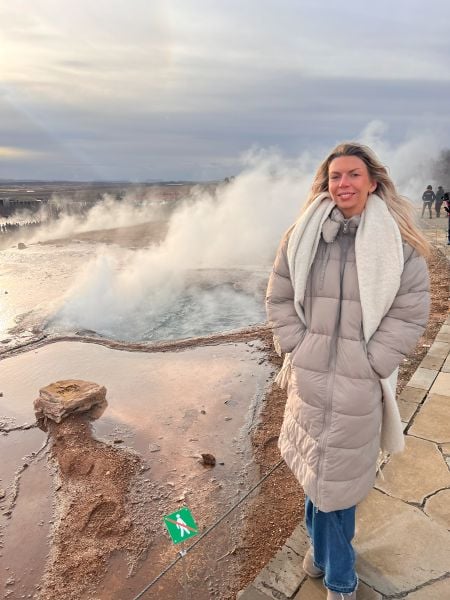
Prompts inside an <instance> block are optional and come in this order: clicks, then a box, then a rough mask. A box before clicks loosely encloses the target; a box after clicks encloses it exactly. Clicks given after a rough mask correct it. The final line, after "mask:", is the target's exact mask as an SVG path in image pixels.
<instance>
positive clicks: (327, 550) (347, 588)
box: [305, 496, 358, 594]
mask: <svg viewBox="0 0 450 600" xmlns="http://www.w3.org/2000/svg"><path fill="white" fill-rule="evenodd" d="M355 512H356V507H355V506H352V507H351V508H346V509H345V510H335V511H332V512H328V513H326V512H322V511H320V510H317V509H316V507H315V506H314V504H313V503H312V502H311V500H310V499H309V498H308V497H307V496H306V497H305V523H306V528H307V530H308V534H309V537H310V540H311V545H312V547H313V549H314V564H315V566H316V567H318V568H319V569H320V570H321V571H323V572H324V574H325V576H324V580H323V582H324V585H325V587H326V588H328V589H329V590H332V591H333V592H340V593H341V594H351V592H353V591H354V590H355V589H356V586H357V585H358V578H357V576H356V571H355V551H354V550H353V547H352V544H351V541H352V539H353V536H354V535H355Z"/></svg>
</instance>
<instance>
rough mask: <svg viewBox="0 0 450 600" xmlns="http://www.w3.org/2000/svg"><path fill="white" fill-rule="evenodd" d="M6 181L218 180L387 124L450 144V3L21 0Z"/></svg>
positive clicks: (4, 9) (2, 168)
mask: <svg viewBox="0 0 450 600" xmlns="http://www.w3.org/2000/svg"><path fill="white" fill-rule="evenodd" d="M0 21H1V23H2V25H1V27H0V48H1V51H0V52H1V53H0V134H1V135H0V178H3V179H5V178H11V179H56V180H61V179H65V180H81V181H88V180H130V181H148V180H154V179H156V180H203V181H205V180H214V179H221V178H224V177H226V176H230V175H234V174H236V173H238V172H240V170H241V168H242V165H243V163H244V162H245V160H246V158H245V157H248V155H249V153H252V152H253V153H254V152H255V151H256V152H261V151H271V152H273V151H276V152H278V153H280V154H281V155H282V156H285V157H286V158H287V159H291V158H295V157H299V156H301V155H304V154H305V153H306V154H312V155H314V156H315V155H317V156H323V155H325V154H326V153H327V152H328V151H329V150H330V149H331V148H332V147H333V146H334V145H335V144H336V143H338V142H340V141H342V140H350V139H359V138H360V137H361V135H362V132H364V131H365V132H367V128H368V127H369V128H370V127H371V126H372V125H371V124H372V123H378V124H379V127H381V128H382V129H383V136H384V141H385V143H386V144H391V145H392V144H394V145H395V144H404V143H406V142H407V140H414V139H420V138H421V136H427V139H430V138H432V139H433V145H434V147H435V148H437V149H439V148H446V147H450V110H449V107H450V4H449V3H448V0H428V1H427V2H425V1H424V0H420V1H419V0H396V1H395V2H393V1H392V0H377V2H371V3H365V2H361V0H359V1H358V2H357V1H356V0H346V2H343V1H342V0H339V1H338V0H175V1H174V0H159V1H157V0H132V1H131V2H125V1H124V0H122V1H119V0H96V1H95V2H93V1H92V0H89V1H87V0H77V2H73V1H69V0H33V2H29V1H25V0H10V1H9V2H4V3H1V5H0Z"/></svg>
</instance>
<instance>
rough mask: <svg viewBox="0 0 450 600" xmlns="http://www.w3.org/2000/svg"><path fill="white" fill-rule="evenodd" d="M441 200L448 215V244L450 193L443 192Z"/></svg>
mask: <svg viewBox="0 0 450 600" xmlns="http://www.w3.org/2000/svg"><path fill="white" fill-rule="evenodd" d="M443 200H444V209H445V212H446V213H447V217H448V229H447V245H448V246H450V194H449V193H448V192H445V194H444V196H443Z"/></svg>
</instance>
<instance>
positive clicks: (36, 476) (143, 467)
mask: <svg viewBox="0 0 450 600" xmlns="http://www.w3.org/2000/svg"><path fill="white" fill-rule="evenodd" d="M271 372H272V366H271V365H270V364H268V362H267V360H266V352H265V347H264V344H263V342H261V341H258V340H257V339H253V340H250V339H248V340H247V341H240V342H237V341H236V342H235V341H233V336H230V338H228V341H222V343H217V344H216V345H207V346H202V347H192V348H185V349H177V348H173V349H171V350H169V351H166V352H164V353H162V352H156V351H152V352H136V351H134V352H127V351H126V350H117V349H112V348H108V347H105V346H102V345H98V344H93V343H84V342H81V341H80V342H55V343H52V344H48V345H44V346H42V347H38V348H34V349H32V350H30V351H28V352H23V353H21V354H18V355H16V356H10V357H9V358H5V359H4V360H2V361H1V363H0V382H1V385H0V391H1V392H2V393H3V396H2V397H0V421H1V423H0V429H1V435H0V449H1V452H2V456H6V457H7V460H6V461H5V460H2V461H1V466H0V478H1V480H0V488H1V490H2V491H3V492H4V497H3V498H2V499H0V510H1V512H0V534H1V541H2V548H1V549H0V552H1V558H2V560H1V567H0V582H1V584H2V585H1V586H0V590H1V591H2V593H3V596H4V597H6V598H10V599H16V598H23V597H25V598H26V597H30V598H36V599H37V598H39V599H41V600H48V599H50V598H52V599H53V598H67V599H72V598H73V599H75V598H77V599H82V600H83V599H84V600H88V599H94V598H95V599H97V600H107V599H108V600H114V599H117V600H118V599H120V600H127V599H128V598H130V599H132V598H133V597H134V596H135V595H137V593H138V592H139V591H140V590H141V589H142V588H143V587H144V586H145V585H146V584H147V583H148V582H149V581H150V580H152V579H153V578H154V577H155V576H156V575H157V574H158V573H159V572H160V571H161V570H162V569H164V567H165V566H166V565H167V564H169V563H170V562H171V561H172V560H173V559H174V558H176V556H177V550H178V549H179V548H178V547H175V546H174V545H173V544H172V543H171V541H170V540H169V538H168V535H167V534H166V532H165V529H164V526H163V522H162V517H163V515H165V514H169V513H171V512H174V511H175V510H176V509H177V508H179V507H181V506H189V508H190V509H191V511H192V513H193V514H194V516H195V518H196V520H197V523H198V525H199V527H200V530H201V531H203V530H205V529H206V528H208V527H209V526H210V525H211V524H212V523H214V522H215V521H216V520H217V519H218V518H219V517H220V516H221V515H222V514H224V513H225V512H226V510H227V509H228V508H229V507H230V506H231V505H232V504H234V503H235V502H236V501H237V500H238V499H239V498H240V497H241V496H242V495H243V493H244V492H245V491H246V490H247V489H248V488H249V487H251V485H252V484H253V483H254V482H255V481H256V480H257V478H258V475H259V473H258V470H257V467H256V466H255V465H254V464H253V462H252V459H251V456H252V454H251V440H250V438H251V436H250V433H251V430H252V427H253V426H254V424H255V422H256V418H257V415H258V412H259V408H260V404H261V400H262V398H263V397H264V394H265V392H266V387H267V382H268V380H269V379H270V374H271ZM68 378H73V379H84V380H88V381H95V382H97V383H99V384H101V385H105V386H106V388H107V401H108V406H107V408H106V410H105V412H104V413H103V414H102V415H101V416H100V418H98V419H97V420H94V421H90V420H87V419H86V417H85V416H71V417H69V418H68V419H67V420H65V421H63V422H62V423H61V424H59V425H56V424H52V425H51V426H50V427H49V431H48V432H44V431H41V430H40V429H38V428H37V427H34V426H33V424H34V421H35V418H34V412H33V405H32V402H33V400H34V398H36V396H37V394H38V390H39V388H41V387H43V386H46V385H48V384H49V383H51V382H53V381H57V380H59V379H68ZM203 452H208V453H211V454H213V455H214V456H215V457H216V460H217V462H216V466H215V467H207V466H205V465H203V464H202V462H201V459H200V455H201V453H203ZM242 531H243V522H242V512H241V511H239V510H237V511H235V513H232V515H230V517H229V518H227V519H226V520H225V521H224V522H223V523H222V524H221V525H220V526H219V527H217V528H216V529H215V530H214V532H212V533H211V534H210V535H209V536H207V537H206V538H205V540H204V541H202V542H201V543H200V544H199V545H198V546H197V548H196V549H195V550H194V551H192V552H191V553H189V554H188V556H187V557H186V559H184V560H185V572H183V568H182V565H180V563H179V564H178V565H177V566H176V567H175V568H174V569H173V570H172V571H171V573H170V575H167V576H165V577H164V578H162V579H161V580H160V582H159V583H158V585H156V586H155V587H154V588H152V590H150V591H149V592H148V594H147V595H146V598H147V597H148V598H171V599H172V598H173V599H174V600H176V599H177V598H180V600H181V599H184V598H185V594H186V590H187V593H188V596H187V597H190V598H193V597H194V595H193V594H194V593H195V598H196V599H198V600H203V599H204V600H206V599H209V598H214V597H216V598H227V597H230V598H231V597H232V596H231V595H230V593H231V592H230V590H231V589H235V587H236V577H237V575H238V571H239V564H238V556H237V554H236V553H235V552H234V550H235V548H236V546H238V545H239V543H240V540H241V533H242ZM194 539H195V538H194ZM181 562H182V561H181ZM194 590H195V592H194Z"/></svg>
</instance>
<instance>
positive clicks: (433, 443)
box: [237, 244, 450, 600]
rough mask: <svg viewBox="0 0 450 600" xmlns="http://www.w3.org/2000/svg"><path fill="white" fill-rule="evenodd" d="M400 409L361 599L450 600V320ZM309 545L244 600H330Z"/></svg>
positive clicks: (299, 545) (359, 547) (281, 558)
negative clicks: (314, 575)
mask: <svg viewBox="0 0 450 600" xmlns="http://www.w3.org/2000/svg"><path fill="white" fill-rule="evenodd" d="M438 245H440V244H438ZM443 249H444V248H443ZM445 250H446V249H445ZM398 401H399V407H400V412H401V416H402V420H403V422H404V425H405V434H406V449H405V451H404V452H403V453H402V454H400V455H396V456H394V457H392V459H391V460H390V462H389V463H388V464H387V465H385V466H384V468H383V479H381V478H378V479H377V482H376V485H375V487H374V489H373V490H372V492H371V493H370V494H369V496H368V497H367V498H366V500H365V501H364V502H362V503H361V504H360V505H359V506H358V511H357V532H356V537H355V544H354V545H355V549H356V551H357V556H358V559H357V571H358V573H359V576H360V585H359V588H358V595H357V598H358V600H388V599H391V598H392V599H393V598H396V599H397V598H404V599H407V600H450V317H448V318H447V321H446V322H445V324H444V325H443V326H442V327H441V329H440V331H439V333H438V335H437V336H436V339H435V341H434V343H433V344H432V346H431V347H430V349H429V350H428V353H427V355H426V356H425V358H424V359H423V361H422V363H421V364H420V366H419V368H418V369H417V370H416V372H415V373H414V375H413V376H412V378H411V379H410V381H409V382H408V385H407V386H406V387H405V388H404V389H403V391H402V393H401V395H400V397H399V400H398ZM308 545H309V542H308V539H307V536H306V532H305V528H304V525H303V524H300V525H298V526H297V528H296V529H295V530H294V532H293V534H292V535H291V537H290V538H289V539H288V540H287V541H286V543H285V545H284V546H283V547H282V548H281V549H280V550H279V551H278V552H277V554H276V555H275V556H274V558H273V559H272V560H271V561H270V562H269V563H268V564H267V565H266V566H265V568H264V569H263V570H262V571H261V573H259V575H258V576H257V577H256V579H255V580H254V581H253V583H252V584H251V585H250V586H249V587H247V588H246V589H245V590H243V591H241V592H239V594H238V596H237V598H238V599H239V600H267V599H268V598H270V599H272V600H288V599H289V600H291V599H292V600H324V599H325V598H326V591H325V588H324V587H323V584H322V581H321V580H313V579H309V578H308V577H306V576H305V574H304V573H303V570H302V566H301V565H302V561H303V557H304V555H305V552H306V549H307V548H308Z"/></svg>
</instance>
